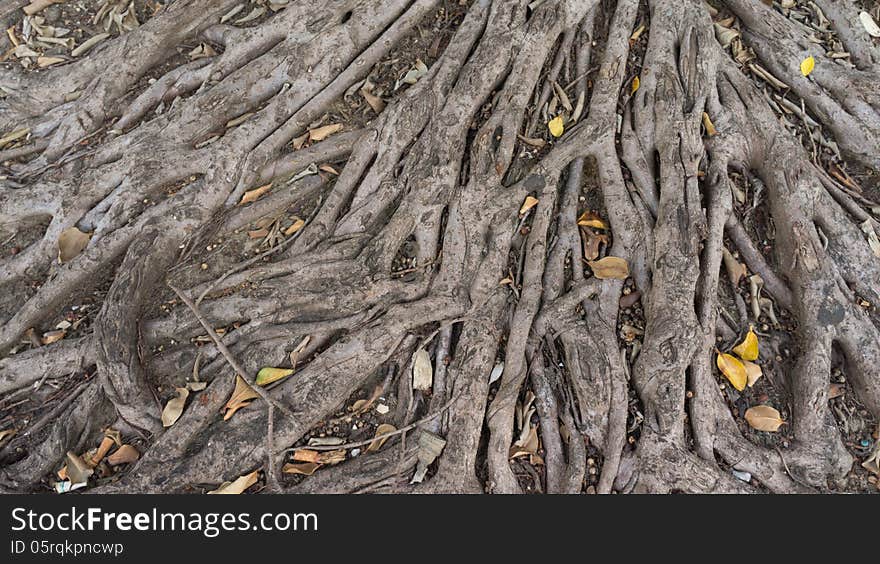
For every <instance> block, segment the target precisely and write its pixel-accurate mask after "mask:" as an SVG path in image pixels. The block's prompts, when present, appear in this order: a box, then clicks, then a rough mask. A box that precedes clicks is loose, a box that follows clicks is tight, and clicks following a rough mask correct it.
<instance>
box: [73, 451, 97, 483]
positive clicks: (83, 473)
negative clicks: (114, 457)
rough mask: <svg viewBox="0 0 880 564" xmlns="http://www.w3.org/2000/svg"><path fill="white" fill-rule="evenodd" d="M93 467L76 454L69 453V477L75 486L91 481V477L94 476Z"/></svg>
mask: <svg viewBox="0 0 880 564" xmlns="http://www.w3.org/2000/svg"><path fill="white" fill-rule="evenodd" d="M94 472H95V471H94V470H93V469H92V467H91V466H89V465H88V464H86V462H85V461H84V460H83V459H82V458H80V457H79V456H77V455H76V454H75V453H73V452H70V451H68V452H67V475H68V476H69V477H70V481H71V482H72V483H74V484H81V483H84V482H88V481H89V476H91V475H92V474H94Z"/></svg>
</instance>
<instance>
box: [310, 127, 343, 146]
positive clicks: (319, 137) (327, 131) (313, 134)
mask: <svg viewBox="0 0 880 564" xmlns="http://www.w3.org/2000/svg"><path fill="white" fill-rule="evenodd" d="M341 130H342V124H341V123H334V124H331V125H325V126H322V127H316V128H315V129H310V130H309V139H310V140H311V141H312V142H315V141H323V140H324V139H326V138H328V137H330V136H331V135H333V134H334V133H337V132H339V131H341Z"/></svg>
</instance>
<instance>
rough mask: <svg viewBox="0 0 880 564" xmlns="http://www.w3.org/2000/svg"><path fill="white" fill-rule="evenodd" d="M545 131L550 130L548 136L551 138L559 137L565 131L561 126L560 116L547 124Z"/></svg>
mask: <svg viewBox="0 0 880 564" xmlns="http://www.w3.org/2000/svg"><path fill="white" fill-rule="evenodd" d="M547 129H549V130H550V135H552V136H553V137H559V136H561V135H562V133H563V132H564V131H565V126H564V125H563V120H562V116H556V117H555V118H553V119H551V120H550V121H549V122H547Z"/></svg>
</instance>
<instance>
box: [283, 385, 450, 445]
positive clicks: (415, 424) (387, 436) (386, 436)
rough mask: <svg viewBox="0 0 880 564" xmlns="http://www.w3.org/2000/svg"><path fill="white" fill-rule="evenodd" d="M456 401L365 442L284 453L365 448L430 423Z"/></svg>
mask: <svg viewBox="0 0 880 564" xmlns="http://www.w3.org/2000/svg"><path fill="white" fill-rule="evenodd" d="M459 395H461V394H459ZM457 399H458V396H455V397H454V398H452V399H450V400H449V401H448V402H446V403H445V404H443V407H441V408H440V409H438V410H437V411H435V412H434V413H432V414H430V415H426V416H424V417H423V418H421V419H419V420H418V421H414V422H413V423H410V424H409V425H407V426H406V427H401V428H400V429H397V430H396V431H391V432H390V433H383V434H381V435H378V436H375V437H373V438H371V439H367V440H365V441H358V442H356V443H345V444H341V445H328V446H307V445H306V446H298V447H291V448H288V449H285V451H284V452H293V451H297V450H343V449H344V450H347V449H350V448H357V447H362V446H365V445H368V444H370V443H372V442H373V441H378V440H380V439H390V438H391V437H395V436H397V435H402V434H404V433H406V432H408V431H410V430H412V429H415V428H416V427H418V426H419V425H421V424H422V423H427V422H428V421H431V420H432V419H436V418H437V417H439V416H441V415H443V413H444V412H445V411H446V410H447V409H449V408H450V407H452V404H453V403H455V401H456V400H457Z"/></svg>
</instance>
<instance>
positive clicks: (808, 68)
mask: <svg viewBox="0 0 880 564" xmlns="http://www.w3.org/2000/svg"><path fill="white" fill-rule="evenodd" d="M814 68H816V59H814V58H813V56H812V55H810V56H809V57H807V58H806V59H804V60H803V61H801V74H803V75H804V76H808V75H809V74H810V73H811V72H813V69H814Z"/></svg>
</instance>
